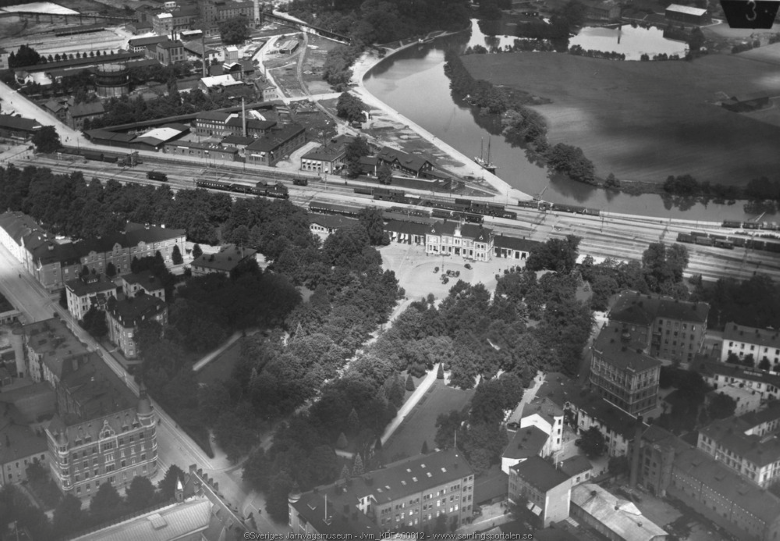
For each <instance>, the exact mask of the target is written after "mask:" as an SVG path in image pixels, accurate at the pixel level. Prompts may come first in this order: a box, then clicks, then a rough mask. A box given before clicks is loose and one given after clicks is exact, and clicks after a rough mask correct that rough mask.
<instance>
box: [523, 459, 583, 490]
mask: <svg viewBox="0 0 780 541" xmlns="http://www.w3.org/2000/svg"><path fill="white" fill-rule="evenodd" d="M511 469H512V470H514V471H515V472H516V473H517V476H518V477H520V478H522V479H523V480H524V481H525V482H526V483H528V484H529V485H531V486H532V487H534V488H535V489H537V490H538V491H540V492H547V491H549V490H552V489H553V488H555V487H557V486H558V485H561V484H563V483H565V482H566V481H568V480H569V476H568V475H566V474H565V473H563V472H562V471H561V470H559V469H558V468H556V467H555V466H553V465H552V464H550V463H549V462H547V461H546V460H545V459H543V458H542V457H539V456H532V457H530V458H528V460H524V461H523V462H520V463H519V464H515V465H514V466H512V467H511Z"/></svg>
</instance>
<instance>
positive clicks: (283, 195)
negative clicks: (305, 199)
mask: <svg viewBox="0 0 780 541" xmlns="http://www.w3.org/2000/svg"><path fill="white" fill-rule="evenodd" d="M254 193H255V194H256V195H262V196H265V197H275V198H277V199H289V197H290V194H289V191H288V190H287V186H285V185H284V184H282V183H281V182H277V183H276V184H268V183H267V182H264V181H262V180H261V181H260V182H258V183H257V184H256V185H255V191H254Z"/></svg>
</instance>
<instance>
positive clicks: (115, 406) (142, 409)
mask: <svg viewBox="0 0 780 541" xmlns="http://www.w3.org/2000/svg"><path fill="white" fill-rule="evenodd" d="M55 391H56V393H57V414H55V416H54V418H53V419H52V421H51V423H49V426H48V427H47V428H46V436H47V440H48V446H49V453H50V454H51V457H52V461H51V464H50V465H51V473H52V477H53V478H54V480H55V481H56V483H57V485H58V486H59V488H60V490H62V491H63V492H64V493H65V494H73V495H74V496H76V497H79V498H83V497H88V496H91V495H93V494H95V493H96V492H97V491H98V488H99V486H100V485H101V484H103V483H111V484H112V485H114V486H115V487H117V488H118V489H119V488H123V487H127V486H129V484H130V483H131V482H132V481H133V479H134V478H135V477H136V476H144V477H152V476H154V474H155V473H156V472H157V434H156V431H155V421H154V414H153V412H152V407H151V402H150V400H149V398H148V397H147V396H146V389H145V388H144V387H143V384H142V385H141V389H140V396H139V397H136V396H135V395H134V394H133V393H132V392H131V391H130V389H129V388H128V387H127V386H126V385H125V384H124V383H123V382H122V380H120V379H119V377H117V375H116V374H114V372H112V371H111V369H110V368H109V367H108V365H106V364H105V363H104V362H103V360H102V359H101V358H100V357H98V356H97V355H93V356H91V357H90V358H89V359H87V360H86V362H83V363H80V364H79V367H78V368H77V369H76V370H74V371H73V372H71V373H70V374H68V375H67V376H66V377H64V378H63V379H62V381H61V382H60V384H59V385H57V387H56V388H55Z"/></svg>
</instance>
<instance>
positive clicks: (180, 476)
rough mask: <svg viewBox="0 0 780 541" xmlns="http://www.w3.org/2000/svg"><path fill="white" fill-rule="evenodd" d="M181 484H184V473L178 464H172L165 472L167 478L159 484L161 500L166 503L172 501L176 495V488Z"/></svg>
mask: <svg viewBox="0 0 780 541" xmlns="http://www.w3.org/2000/svg"><path fill="white" fill-rule="evenodd" d="M180 482H181V483H183V482H184V472H183V471H181V468H179V467H178V466H177V465H176V464H171V465H170V466H169V467H168V470H167V471H166V472H165V477H163V478H162V479H161V480H160V482H159V483H157V490H159V498H160V500H161V501H164V502H167V501H170V500H172V499H173V498H174V496H175V495H176V486H177V484H178V483H180Z"/></svg>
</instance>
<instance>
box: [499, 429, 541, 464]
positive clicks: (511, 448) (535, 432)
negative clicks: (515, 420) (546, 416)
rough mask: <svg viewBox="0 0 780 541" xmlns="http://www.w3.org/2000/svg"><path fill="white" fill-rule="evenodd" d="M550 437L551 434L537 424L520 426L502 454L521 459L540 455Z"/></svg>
mask: <svg viewBox="0 0 780 541" xmlns="http://www.w3.org/2000/svg"><path fill="white" fill-rule="evenodd" d="M548 438H549V436H548V435H547V434H546V433H545V432H544V431H543V430H542V429H540V428H538V427H536V426H529V427H526V428H519V429H518V430H517V431H516V432H515V436H514V438H512V441H510V442H509V444H508V445H507V446H506V449H504V452H503V454H502V455H501V456H502V457H503V458H509V459H519V460H523V459H526V458H531V457H532V456H538V455H539V453H540V452H541V450H542V448H543V447H544V444H545V443H547V440H548Z"/></svg>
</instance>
